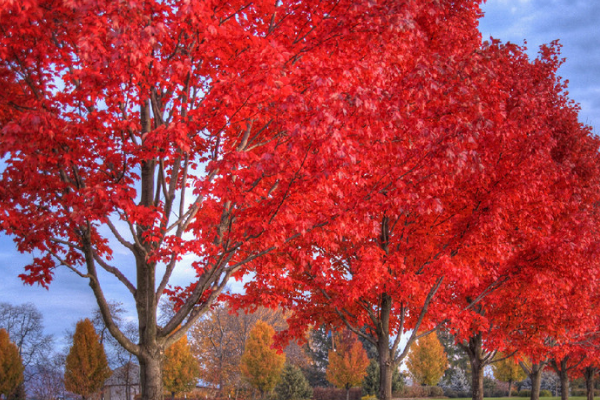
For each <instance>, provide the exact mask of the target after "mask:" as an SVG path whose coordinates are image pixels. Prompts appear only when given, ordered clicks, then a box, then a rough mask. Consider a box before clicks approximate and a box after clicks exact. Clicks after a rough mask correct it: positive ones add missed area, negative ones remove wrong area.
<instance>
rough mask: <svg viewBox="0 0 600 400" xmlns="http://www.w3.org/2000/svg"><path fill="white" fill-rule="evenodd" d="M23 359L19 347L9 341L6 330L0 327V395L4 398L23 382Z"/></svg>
mask: <svg viewBox="0 0 600 400" xmlns="http://www.w3.org/2000/svg"><path fill="white" fill-rule="evenodd" d="M23 369H24V368H23V361H21V356H20V355H19V348H18V347H17V346H16V345H15V344H14V343H13V342H11V341H10V337H9V336H8V332H7V331H6V330H5V329H0V395H4V396H5V397H6V398H8V396H10V395H11V394H13V393H14V392H15V391H16V390H17V388H18V387H19V385H20V384H21V383H22V382H23Z"/></svg>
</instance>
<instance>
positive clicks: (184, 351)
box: [162, 336, 200, 398]
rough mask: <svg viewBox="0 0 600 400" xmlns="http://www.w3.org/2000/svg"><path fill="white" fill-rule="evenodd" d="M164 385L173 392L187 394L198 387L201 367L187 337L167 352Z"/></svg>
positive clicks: (172, 394)
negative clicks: (197, 382)
mask: <svg viewBox="0 0 600 400" xmlns="http://www.w3.org/2000/svg"><path fill="white" fill-rule="evenodd" d="M162 373H163V385H164V387H165V389H167V390H168V391H169V392H171V398H175V394H176V393H186V392H189V391H190V390H192V389H193V388H194V387H195V386H196V381H197V380H198V377H199V376H200V366H199V365H198V362H197V361H196V359H195V358H194V356H193V355H192V351H191V349H190V346H189V345H188V341H187V336H183V337H182V338H181V339H179V340H178V341H177V342H175V344H174V345H172V346H171V347H169V348H168V349H167V350H166V351H165V359H164V362H163V371H162Z"/></svg>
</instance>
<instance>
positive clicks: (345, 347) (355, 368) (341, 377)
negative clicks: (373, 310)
mask: <svg viewBox="0 0 600 400" xmlns="http://www.w3.org/2000/svg"><path fill="white" fill-rule="evenodd" d="M337 337H338V338H339V340H338V346H337V349H335V350H329V366H328V367H327V380H328V381H329V382H331V383H332V384H334V385H335V386H337V387H339V388H344V389H346V400H349V398H350V388H352V387H354V386H359V385H360V384H361V383H362V381H363V379H364V377H365V374H366V370H367V366H368V365H369V358H368V357H367V352H366V351H365V349H364V348H363V346H362V343H361V342H359V341H358V340H356V338H355V337H354V335H353V333H352V332H351V331H350V330H345V331H343V332H342V333H341V334H340V335H337Z"/></svg>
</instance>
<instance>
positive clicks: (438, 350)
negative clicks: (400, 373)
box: [406, 332, 448, 386]
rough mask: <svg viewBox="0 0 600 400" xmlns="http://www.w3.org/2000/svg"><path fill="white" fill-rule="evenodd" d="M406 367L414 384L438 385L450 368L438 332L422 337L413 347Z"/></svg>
mask: <svg viewBox="0 0 600 400" xmlns="http://www.w3.org/2000/svg"><path fill="white" fill-rule="evenodd" d="M406 366H407V367H408V371H409V373H410V376H411V377H412V378H413V382H414V383H418V384H420V385H423V384H424V385H429V386H435V385H437V383H438V382H439V380H440V378H441V377H442V376H444V372H446V369H447V367H448V357H447V356H446V352H445V351H444V346H442V344H441V343H440V341H439V339H438V336H437V333H436V332H432V333H430V334H429V335H427V336H424V337H422V338H421V339H419V340H418V341H417V343H416V344H414V345H413V346H412V348H411V350H410V353H408V358H407V361H406Z"/></svg>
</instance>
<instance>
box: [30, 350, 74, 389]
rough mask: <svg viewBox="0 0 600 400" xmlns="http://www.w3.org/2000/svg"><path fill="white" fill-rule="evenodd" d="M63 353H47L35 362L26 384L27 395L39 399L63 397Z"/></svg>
mask: <svg viewBox="0 0 600 400" xmlns="http://www.w3.org/2000/svg"><path fill="white" fill-rule="evenodd" d="M65 357H66V356H65V355H64V354H60V353H56V354H49V355H48V356H46V357H44V358H43V359H42V360H40V362H38V363H36V365H35V367H34V368H35V371H34V373H33V376H32V379H31V380H30V381H29V383H28V385H27V393H28V396H30V397H32V398H35V399H39V400H57V399H61V398H62V399H64V398H65V381H64V371H65Z"/></svg>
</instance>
